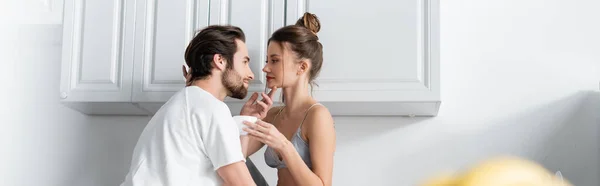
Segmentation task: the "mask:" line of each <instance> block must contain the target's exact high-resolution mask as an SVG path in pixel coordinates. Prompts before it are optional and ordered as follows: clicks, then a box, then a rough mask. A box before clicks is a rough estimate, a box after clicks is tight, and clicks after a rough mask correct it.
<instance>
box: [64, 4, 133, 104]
mask: <svg viewBox="0 0 600 186" xmlns="http://www.w3.org/2000/svg"><path fill="white" fill-rule="evenodd" d="M134 3H135V2H134V1H125V0H65V6H64V10H65V12H64V16H65V18H64V20H65V21H64V25H63V53H62V72H61V75H62V76H61V97H62V98H63V101H64V102H130V101H131V86H132V77H133V76H132V75H133V71H132V70H133V69H132V67H133V58H132V57H133V55H132V54H133V51H132V49H133V42H132V41H133V23H134V22H133V14H132V12H134V11H133V9H131V8H133V6H132V5H134Z"/></svg>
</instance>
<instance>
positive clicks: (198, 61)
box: [184, 25, 246, 82]
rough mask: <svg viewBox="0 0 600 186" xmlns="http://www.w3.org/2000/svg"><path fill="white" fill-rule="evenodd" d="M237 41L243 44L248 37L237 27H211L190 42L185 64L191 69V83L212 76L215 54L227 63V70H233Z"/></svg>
mask: <svg viewBox="0 0 600 186" xmlns="http://www.w3.org/2000/svg"><path fill="white" fill-rule="evenodd" d="M236 39H239V40H241V41H243V42H245V41H246V36H245V35H244V32H243V31H242V29H240V28H239V27H236V26H225V25H211V26H208V27H206V28H204V29H202V30H200V32H199V33H198V34H197V35H196V36H195V37H194V39H192V41H190V44H189V45H188V47H187V49H186V50H185V54H184V58H185V63H186V64H187V66H188V67H189V68H190V69H191V72H190V73H191V78H190V79H189V81H190V82H192V81H195V80H199V79H206V78H208V77H209V76H210V75H211V70H212V68H213V66H212V62H213V57H214V55H215V54H220V55H222V56H223V58H225V60H226V61H227V68H228V69H231V68H233V55H234V54H235V52H236V51H237V44H236V42H235V40H236Z"/></svg>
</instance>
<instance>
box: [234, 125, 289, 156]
mask: <svg viewBox="0 0 600 186" xmlns="http://www.w3.org/2000/svg"><path fill="white" fill-rule="evenodd" d="M244 125H246V126H248V127H244V129H243V130H244V131H246V132H248V135H249V136H250V137H251V138H254V139H256V140H258V141H260V142H262V143H264V144H266V145H267V146H269V147H271V148H273V149H275V150H276V151H277V152H281V151H283V150H285V148H286V147H287V145H289V144H290V141H288V139H287V138H286V137H285V136H284V135H283V134H282V133H281V132H279V130H277V128H276V127H275V126H274V125H273V124H270V123H267V122H264V121H262V120H258V121H256V123H251V122H248V121H244Z"/></svg>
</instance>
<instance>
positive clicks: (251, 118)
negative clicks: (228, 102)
mask: <svg viewBox="0 0 600 186" xmlns="http://www.w3.org/2000/svg"><path fill="white" fill-rule="evenodd" d="M233 120H234V121H235V123H236V124H237V126H238V129H239V130H240V135H241V136H243V135H248V133H247V132H246V131H244V130H243V128H246V127H248V126H246V125H244V121H249V122H251V123H255V122H256V120H258V118H256V117H254V116H233Z"/></svg>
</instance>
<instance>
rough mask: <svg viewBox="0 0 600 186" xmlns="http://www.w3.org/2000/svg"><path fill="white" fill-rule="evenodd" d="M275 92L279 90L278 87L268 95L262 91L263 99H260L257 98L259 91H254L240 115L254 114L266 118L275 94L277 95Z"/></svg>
mask: <svg viewBox="0 0 600 186" xmlns="http://www.w3.org/2000/svg"><path fill="white" fill-rule="evenodd" d="M275 92H277V87H273V89H271V91H270V92H269V94H268V95H267V94H265V93H264V92H261V95H262V97H263V99H262V100H259V101H257V100H256V99H258V93H256V92H255V93H253V94H252V96H251V97H250V99H248V101H247V102H246V103H245V104H244V107H242V110H241V111H240V115H243V116H254V117H257V118H258V119H263V118H265V117H266V116H267V112H269V109H270V108H271V106H272V105H273V95H275Z"/></svg>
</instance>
